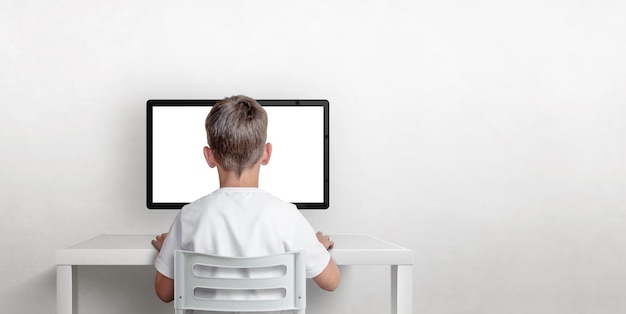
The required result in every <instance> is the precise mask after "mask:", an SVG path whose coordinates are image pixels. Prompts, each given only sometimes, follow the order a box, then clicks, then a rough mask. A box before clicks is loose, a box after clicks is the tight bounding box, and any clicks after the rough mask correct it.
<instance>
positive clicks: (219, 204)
mask: <svg viewBox="0 0 626 314" xmlns="http://www.w3.org/2000/svg"><path fill="white" fill-rule="evenodd" d="M174 250H186V251H194V252H199V253H205V254H211V255H218V256H232V257H254V256H266V255H273V254H279V253H284V252H293V251H304V253H305V256H304V257H305V260H306V265H307V267H306V274H307V277H308V278H313V277H315V276H317V275H318V274H319V273H320V272H322V271H323V270H324V268H325V267H326V265H327V264H328V261H329V259H330V254H329V253H328V251H327V250H326V248H325V247H324V246H323V245H322V244H321V243H320V242H319V241H318V240H317V238H316V237H315V231H314V230H313V229H312V227H311V225H310V224H309V223H308V221H306V219H305V218H304V217H303V216H302V214H301V213H300V212H298V210H297V209H296V207H295V206H294V205H293V204H290V203H285V202H283V201H281V200H279V199H277V198H276V197H274V196H272V195H271V194H269V193H267V192H265V191H263V190H260V189H257V188H221V189H219V190H217V191H215V192H213V193H211V194H209V195H207V196H205V197H203V198H201V199H199V200H197V201H195V202H193V203H191V204H189V205H187V206H185V207H184V208H183V209H182V210H181V212H180V213H179V215H178V216H177V217H176V219H175V220H174V223H173V224H172V227H171V229H170V232H169V234H168V237H167V240H166V241H165V243H164V244H163V247H162V248H161V253H160V254H159V255H158V256H157V259H156V260H155V267H156V268H157V270H158V271H159V272H160V273H162V274H163V275H165V276H167V277H170V278H173V275H174V274H173V273H170V272H171V271H173V266H172V265H173V254H174Z"/></svg>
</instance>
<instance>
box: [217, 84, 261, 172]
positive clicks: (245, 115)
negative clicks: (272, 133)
mask: <svg viewBox="0 0 626 314" xmlns="http://www.w3.org/2000/svg"><path fill="white" fill-rule="evenodd" d="M205 128H206V133H207V141H208V144H209V147H210V148H211V150H212V152H213V156H214V157H215V161H216V162H217V163H219V165H220V166H221V167H222V168H224V170H227V171H233V172H234V173H235V174H236V175H237V176H238V177H239V176H241V173H242V172H243V170H245V169H248V168H250V167H252V166H253V165H255V164H256V163H257V162H258V161H259V160H260V159H261V156H262V155H263V151H264V149H265V141H266V139H267V114H266V113H265V110H264V109H263V107H261V105H259V103H258V102H257V101H256V100H254V99H252V98H250V97H247V96H242V95H240V96H232V97H227V98H224V99H222V100H220V101H218V102H217V103H216V104H215V105H214V106H213V108H212V109H211V112H209V115H208V116H207V118H206V122H205Z"/></svg>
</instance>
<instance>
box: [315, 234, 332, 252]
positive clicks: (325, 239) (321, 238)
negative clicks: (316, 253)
mask: <svg viewBox="0 0 626 314" xmlns="http://www.w3.org/2000/svg"><path fill="white" fill-rule="evenodd" d="M315 235H316V236H317V240H318V241H320V243H321V244H322V245H323V246H324V247H325V248H326V249H327V250H330V249H332V248H333V245H335V242H333V241H331V240H330V237H329V236H328V235H324V234H323V233H322V232H321V231H318V232H317V233H316V234H315Z"/></svg>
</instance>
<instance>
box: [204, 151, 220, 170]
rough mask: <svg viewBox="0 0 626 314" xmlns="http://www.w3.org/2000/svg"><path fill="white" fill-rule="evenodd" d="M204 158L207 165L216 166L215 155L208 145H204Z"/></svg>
mask: <svg viewBox="0 0 626 314" xmlns="http://www.w3.org/2000/svg"><path fill="white" fill-rule="evenodd" d="M204 159H205V160H206V163H207V164H208V165H209V167H211V168H215V166H217V163H216V162H215V156H214V155H213V150H212V149H211V148H210V147H208V146H204Z"/></svg>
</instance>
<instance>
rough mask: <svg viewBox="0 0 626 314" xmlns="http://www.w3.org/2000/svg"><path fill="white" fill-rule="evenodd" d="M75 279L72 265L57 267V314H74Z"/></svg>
mask: <svg viewBox="0 0 626 314" xmlns="http://www.w3.org/2000/svg"><path fill="white" fill-rule="evenodd" d="M73 277H74V276H72V265H58V266H57V314H73V313H74V312H73V311H74V292H75V291H74V278H73Z"/></svg>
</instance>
